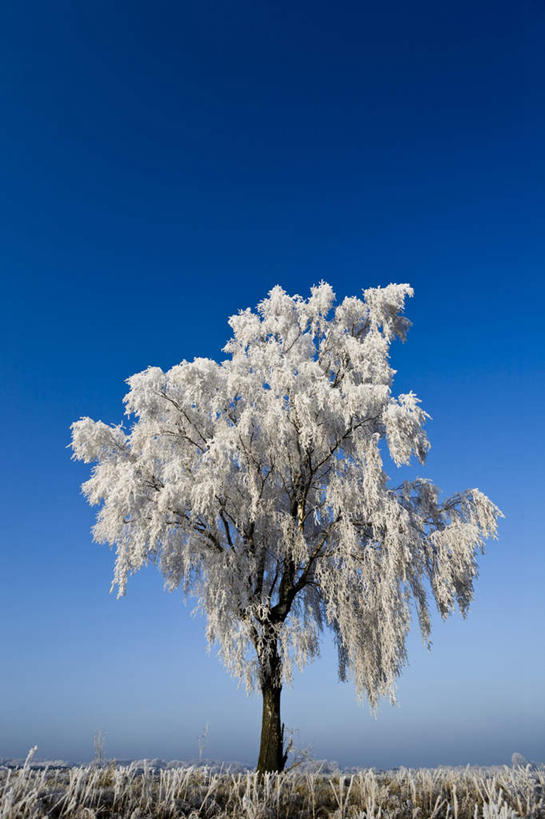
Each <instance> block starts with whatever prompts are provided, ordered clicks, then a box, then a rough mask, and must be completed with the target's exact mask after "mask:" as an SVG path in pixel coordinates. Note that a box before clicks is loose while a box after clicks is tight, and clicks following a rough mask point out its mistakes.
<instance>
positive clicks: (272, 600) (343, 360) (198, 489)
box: [72, 283, 501, 706]
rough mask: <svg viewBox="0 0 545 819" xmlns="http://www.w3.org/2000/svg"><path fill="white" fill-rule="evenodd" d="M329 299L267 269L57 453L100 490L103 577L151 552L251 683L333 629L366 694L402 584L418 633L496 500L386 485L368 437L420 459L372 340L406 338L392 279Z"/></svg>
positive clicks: (90, 493)
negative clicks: (121, 416)
mask: <svg viewBox="0 0 545 819" xmlns="http://www.w3.org/2000/svg"><path fill="white" fill-rule="evenodd" d="M363 295H364V298H363V299H357V298H346V299H345V300H344V301H343V302H342V303H341V304H340V305H338V306H337V307H336V308H334V294H333V291H332V289H331V287H330V286H329V285H328V284H325V283H322V284H320V285H319V286H318V287H314V288H312V292H311V296H310V297H309V298H308V299H306V300H305V299H303V298H301V297H300V296H289V295H288V294H287V293H285V292H284V291H283V290H282V288H281V287H279V286H277V287H274V288H273V289H272V290H271V292H270V293H269V295H268V297H267V298H266V299H264V300H263V301H262V302H261V303H260V304H259V305H258V308H257V312H252V311H251V310H249V309H248V310H244V311H241V312H240V313H239V314H238V315H236V316H233V317H232V318H231V319H230V321H229V323H230V325H231V328H232V331H233V338H232V339H231V340H230V341H229V342H228V344H227V345H226V346H225V348H224V350H225V352H226V353H228V355H229V358H228V359H227V360H225V361H223V362H222V363H221V364H218V363H216V362H214V361H211V360H208V359H203V358H197V359H195V360H194V361H193V362H188V361H183V362H182V363H181V364H179V365H177V366H175V367H173V368H172V369H170V370H169V371H167V372H163V371H162V370H161V369H160V368H158V367H149V368H148V369H147V370H144V371H143V372H141V373H138V374H136V375H133V376H132V377H131V378H129V379H128V384H129V392H128V394H127V396H126V398H125V404H126V412H127V414H128V415H132V416H134V418H135V420H134V422H133V424H132V426H131V428H130V429H129V430H123V429H122V427H121V426H115V427H108V426H106V425H105V424H103V423H102V422H95V421H92V420H91V419H89V418H83V419H81V420H80V421H78V422H76V423H75V424H73V425H72V434H73V437H72V447H73V451H74V454H73V457H74V458H76V459H79V460H83V461H85V462H86V463H89V462H95V466H94V467H93V471H92V476H91V478H90V480H88V481H87V482H86V483H85V484H84V485H83V492H84V494H85V496H86V497H87V499H88V500H89V502H90V503H91V504H101V507H100V510H99V513H98V517H97V522H96V525H95V527H94V530H93V532H94V537H95V539H96V540H97V541H100V542H105V543H109V544H110V545H112V546H114V545H115V547H116V549H117V560H116V565H115V575H114V582H113V586H117V588H118V590H119V595H122V594H124V592H125V588H126V583H127V577H128V575H129V574H131V573H132V572H134V571H137V570H138V569H139V568H141V567H142V566H143V565H145V564H147V563H149V562H154V563H157V564H158V566H159V568H160V569H161V571H162V573H163V575H164V578H165V583H166V585H167V587H168V588H169V589H176V588H179V587H181V588H182V589H183V590H184V592H185V593H187V594H191V595H194V596H195V597H196V598H197V600H198V607H199V608H200V609H201V610H202V611H203V612H204V613H205V614H206V616H207V621H208V639H209V641H210V642H213V641H217V642H218V643H219V646H220V650H221V654H222V657H223V659H224V661H225V663H226V665H227V667H228V668H229V669H230V671H232V672H233V673H234V674H235V675H236V676H238V677H239V678H242V679H244V680H245V682H246V684H247V686H248V687H249V688H250V687H251V686H252V685H253V684H254V683H255V682H256V680H257V681H261V682H262V681H263V679H264V678H267V677H270V676H271V675H276V677H277V682H279V681H280V680H279V679H278V677H283V678H287V679H289V678H290V676H291V674H292V668H293V662H294V661H295V663H296V664H297V665H298V666H299V667H302V666H303V665H304V663H305V662H306V661H308V660H309V659H310V658H311V657H313V656H315V655H316V654H317V653H318V634H319V631H320V629H321V628H322V626H323V624H324V623H325V624H327V625H329V626H330V627H331V628H332V629H333V630H334V632H335V636H336V639H337V643H338V647H339V669H340V673H341V676H342V677H344V676H345V674H346V672H347V671H349V672H351V674H352V676H353V679H354V682H355V685H356V689H357V691H358V694H359V695H362V694H363V693H367V696H368V698H369V700H370V702H371V704H372V705H373V706H374V705H375V704H376V703H377V701H378V698H379V697H380V696H383V695H385V694H389V695H390V696H392V697H393V693H394V683H395V679H396V677H397V676H398V675H399V673H400V670H401V668H402V666H403V664H404V662H405V659H406V654H405V640H406V635H407V632H408V629H409V624H410V612H411V601H414V602H415V604H416V609H417V611H418V616H419V621H420V628H421V631H422V635H423V637H424V639H425V640H428V638H429V632H430V615H429V609H428V595H429V592H428V591H427V589H428V587H429V588H431V591H432V594H433V597H434V598H435V601H436V603H437V606H438V608H439V611H440V613H441V615H442V616H443V617H445V616H447V615H448V614H449V613H450V612H451V611H452V610H453V609H454V607H455V605H458V607H459V608H460V610H461V611H462V613H464V614H465V613H466V611H467V608H468V606H469V603H470V601H471V598H472V590H473V578H474V577H475V575H476V572H477V566H476V560H475V555H476V551H477V550H478V549H479V548H482V546H483V542H484V539H485V538H487V537H490V536H491V537H495V536H496V520H497V518H498V516H499V515H501V513H500V511H499V510H498V509H497V508H496V507H495V506H494V504H493V503H491V501H490V500H488V498H487V497H486V496H485V495H483V494H482V493H481V492H479V491H478V490H476V489H473V490H467V491H465V492H462V493H460V494H458V495H455V496H454V497H453V498H450V499H448V500H447V501H445V502H443V503H441V502H440V501H439V491H438V489H437V488H436V487H435V486H434V485H433V484H431V483H430V482H428V481H425V480H421V479H420V480H416V481H412V482H404V483H403V484H402V485H401V486H400V487H399V488H398V489H392V488H390V487H389V486H388V482H387V477H386V474H385V472H384V468H383V464H382V458H381V454H380V450H379V443H380V441H381V439H385V440H386V443H387V447H388V450H389V452H390V455H391V457H392V459H393V460H394V462H395V463H396V464H398V465H399V464H406V463H408V462H409V460H410V458H411V455H413V454H414V455H415V456H416V457H417V458H418V459H419V460H420V461H421V462H423V461H424V458H425V455H426V452H427V450H428V448H429V443H428V440H427V438H426V435H425V433H424V431H423V428H422V427H423V424H424V422H425V420H426V418H427V417H428V416H427V414H426V413H425V412H423V410H421V409H420V408H419V406H418V403H419V402H418V399H417V398H416V396H415V395H414V394H413V393H412V392H411V393H409V394H408V395H400V396H398V397H394V396H392V393H391V384H392V377H393V373H394V371H393V370H392V369H391V367H390V365H389V359H388V348H389V344H390V342H391V341H392V339H394V338H395V337H396V336H397V337H399V338H401V339H402V340H404V338H405V335H406V332H407V329H408V326H409V324H410V322H409V321H408V320H407V319H406V318H404V317H403V315H402V311H403V305H404V300H405V297H406V296H408V295H409V296H410V295H412V289H411V288H410V287H409V286H408V285H404V284H403V285H397V284H391V285H388V287H385V288H372V289H368V290H365V291H364V294H363Z"/></svg>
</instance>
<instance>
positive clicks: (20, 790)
mask: <svg viewBox="0 0 545 819" xmlns="http://www.w3.org/2000/svg"><path fill="white" fill-rule="evenodd" d="M27 817H28V819H30V818H31V817H32V819H34V817H52V818H53V817H76V818H77V819H102V818H103V817H104V819H106V817H108V818H110V817H111V819H114V817H117V818H118V819H148V818H149V819H151V818H152V817H153V819H163V818H164V819H174V817H193V819H197V817H217V819H223V818H224V819H227V817H232V818H233V819H235V818H236V819H289V818H290V817H293V819H295V818H296V817H298V818H300V819H307V818H308V819H310V817H316V819H318V818H319V817H334V818H335V819H345V817H346V819H348V818H349V817H352V818H353V819H447V818H448V819H513V817H532V819H545V766H544V765H539V766H536V765H526V766H525V767H524V766H519V767H514V768H509V767H507V766H504V767H501V768H500V767H497V768H470V767H469V766H468V767H467V768H432V769H411V770H409V769H403V768H402V769H399V770H395V771H384V772H382V771H381V772H377V771H373V770H361V771H358V772H356V773H350V774H347V773H341V772H338V773H336V774H331V773H328V774H324V773H323V772H320V771H314V772H310V771H305V770H301V769H295V770H293V771H289V772H288V773H284V774H280V775H265V776H263V777H261V778H260V777H258V776H257V775H256V774H255V773H250V772H247V773H240V772H238V773H233V772H229V771H218V770H217V769H213V768H209V767H202V766H192V767H183V768H178V767H174V768H167V769H163V770H158V769H156V768H153V767H151V766H148V765H147V764H144V766H143V767H142V766H140V765H139V764H137V763H133V764H130V765H120V764H116V763H115V762H112V763H110V764H108V765H103V766H98V765H86V766H79V767H68V768H66V767H65V768H53V767H48V766H46V767H43V768H40V767H37V766H34V765H32V764H31V762H30V755H29V758H27V761H26V763H25V764H24V765H21V766H19V767H15V768H10V767H8V766H2V767H0V819H27Z"/></svg>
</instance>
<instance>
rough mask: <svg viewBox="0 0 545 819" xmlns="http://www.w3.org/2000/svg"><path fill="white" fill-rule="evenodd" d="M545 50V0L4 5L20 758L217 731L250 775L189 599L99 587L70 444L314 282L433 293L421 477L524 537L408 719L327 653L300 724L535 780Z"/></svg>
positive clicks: (421, 365) (418, 679) (375, 746)
mask: <svg viewBox="0 0 545 819" xmlns="http://www.w3.org/2000/svg"><path fill="white" fill-rule="evenodd" d="M544 42H545V7H544V6H543V3H541V2H539V0H512V2H504V1H503V0H477V2H476V0H471V2H469V0H456V1H455V2H451V1H450V0H447V2H441V3H438V2H436V0H430V1H429V2H422V0H416V2H413V3H406V2H401V1H400V0H396V1H395V2H392V0H390V1H388V0H386V2H380V3H379V2H373V3H371V2H367V0H363V1H362V0H358V1H357V2H345V1H344V0H341V2H338V3H325V2H321V0H313V2H312V3H311V2H300V1H298V0H296V2H293V0H289V2H288V1H287V0H252V2H250V0H240V1H239V2H236V3H231V2H217V1H216V2H213V1H212V0H194V1H193V0H191V1H188V0H183V2H162V1H161V0H160V1H159V2H154V3H143V2H138V0H132V1H131V2H125V1H123V2H110V0H108V2H105V0H93V2H92V3H77V2H66V1H65V0H55V1H54V2H51V3H42V2H37V0H36V1H34V2H33V1H32V0H28V1H27V0H22V2H18V3H3V4H2V7H1V8H0V92H1V111H2V127H1V129H0V153H1V160H0V172H1V180H0V190H1V195H0V210H1V218H0V232H1V242H0V247H1V250H0V253H1V255H2V299H1V308H0V309H1V322H0V332H1V334H2V341H1V344H2V347H1V349H2V378H1V385H2V393H3V394H2V400H1V402H0V406H1V412H2V416H3V417H2V430H3V433H4V435H3V437H4V441H3V445H2V454H3V469H2V470H1V477H0V480H1V483H2V485H1V488H0V494H1V497H2V501H3V513H2V517H1V549H2V557H1V569H0V614H1V619H2V620H1V621H2V668H3V670H2V673H1V675H0V756H22V755H25V754H26V752H27V750H28V748H29V747H30V746H31V745H33V744H35V743H37V744H38V745H39V752H38V756H41V757H49V758H51V757H58V758H59V757H60V758H65V759H76V760H77V759H89V758H90V756H91V755H92V750H93V749H92V738H93V734H94V733H95V731H97V729H99V728H100V729H101V730H102V731H103V732H104V733H105V734H106V743H105V751H106V754H107V755H108V756H116V757H118V758H129V757H132V758H134V757H142V756H148V757H155V756H160V757H164V758H167V759H172V758H191V757H195V756H196V754H197V742H196V737H197V735H198V734H199V733H200V732H201V731H202V729H203V728H204V726H205V724H206V723H209V740H208V747H207V749H206V754H207V755H208V756H209V757H211V758H216V759H217V758H223V759H231V760H240V761H243V762H250V763H252V762H255V758H256V753H257V742H258V728H259V725H258V722H259V718H260V713H259V712H260V703H259V699H258V697H257V696H256V697H254V698H250V699H248V698H246V695H245V693H244V691H243V690H240V689H237V687H236V683H235V681H233V680H232V679H231V678H230V677H228V676H227V674H226V673H225V672H224V670H223V668H222V667H221V665H220V664H219V661H218V660H217V658H216V657H215V656H214V653H212V654H211V655H207V653H206V650H205V641H204V636H203V623H202V621H200V620H198V619H191V617H190V608H191V607H185V606H184V605H183V602H182V600H181V597H180V596H179V595H175V594H174V595H169V594H168V593H166V592H164V591H163V589H162V582H161V577H160V575H159V574H158V572H157V571H156V570H152V569H150V570H149V571H146V572H144V573H142V574H141V575H139V576H136V577H134V578H133V579H132V582H131V583H130V584H129V589H128V594H127V597H126V598H124V599H123V600H121V601H117V600H115V598H114V597H112V596H109V594H108V590H109V585H110V580H111V573H112V565H113V556H112V554H111V553H110V552H109V551H108V549H107V548H106V547H103V546H98V545H96V544H93V543H92V541H91V536H90V533H89V530H90V526H91V524H92V522H93V518H94V511H93V510H91V509H90V508H89V507H87V506H86V504H85V502H84V500H83V498H82V497H81V495H80V493H79V485H80V483H81V482H82V481H83V480H85V478H86V476H87V475H88V468H87V467H85V466H83V465H81V464H75V463H72V462H71V461H70V452H69V450H67V449H66V446H67V444H68V442H69V425H70V423H71V422H72V421H73V420H75V419H77V418H79V417H80V416H82V415H90V416H91V417H93V418H97V419H102V420H103V421H106V422H119V421H120V420H122V404H121V399H122V396H123V395H124V393H125V391H126V385H125V384H124V379H125V378H127V377H128V376H129V375H131V374H132V373H134V372H137V371H140V370H142V369H144V368H145V367H146V366H148V365H150V364H153V365H159V366H161V367H163V368H168V367H170V366H172V365H173V364H175V363H177V362H178V361H180V360H181V359H182V358H192V357H193V356H194V355H199V356H210V357H214V358H219V357H221V356H222V354H221V352H220V349H221V347H222V346H223V344H224V343H225V341H226V340H227V338H228V334H229V328H228V326H227V323H226V319H227V316H229V315H230V314H232V313H233V312H236V311H237V310H238V309H239V308H244V307H247V306H253V305H255V303H256V302H257V301H259V300H260V299H261V298H262V297H263V296H264V295H265V293H266V292H267V291H268V290H269V289H270V288H271V287H272V286H273V285H274V284H276V283H280V284H281V285H283V286H284V287H285V288H286V289H287V290H288V291H289V292H299V293H301V294H306V293H307V292H308V289H309V287H310V285H312V284H313V283H316V282H318V281H319V280H320V279H322V278H323V279H325V280H326V281H329V282H330V283H331V284H332V285H333V287H334V288H335V290H336V292H337V294H338V296H339V297H344V296H345V295H358V294H359V293H360V291H361V288H363V287H368V286H377V285H381V284H387V283H388V282H390V281H394V282H405V281H408V282H410V283H411V284H412V285H413V286H414V288H415V297H414V299H412V300H411V301H410V302H409V305H408V315H409V317H410V318H411V319H412V320H413V322H414V327H413V328H412V330H411V331H410V333H409V338H408V341H407V343H406V345H404V346H402V345H400V344H398V345H397V346H395V347H394V349H393V365H394V366H395V367H396V368H397V369H398V371H399V372H398V376H397V377H396V382H395V389H396V390H397V391H398V392H403V391H407V390H409V389H413V390H414V391H415V392H416V393H417V394H418V395H419V396H420V397H421V398H422V402H423V404H422V406H423V407H424V409H426V410H427V411H428V412H429V413H431V415H432V416H433V421H432V422H430V423H429V426H428V433H429V436H430V439H431V443H432V450H431V453H430V455H429V460H428V464H427V466H426V467H425V468H419V469H418V470H416V472H417V473H418V474H421V475H424V476H428V477H431V478H432V479H433V480H435V481H436V482H437V483H438V484H439V486H441V487H442V488H443V490H444V491H445V492H446V493H451V492H454V491H456V490H458V489H464V488H466V487H473V486H477V487H479V488H480V489H482V490H483V491H485V492H486V493H487V494H488V495H489V496H490V497H491V498H492V500H493V501H494V502H495V503H497V504H498V505H499V506H500V507H501V508H502V509H503V511H504V513H505V515H506V519H505V521H503V522H502V525H501V537H500V540H499V541H498V542H497V543H495V542H492V543H491V544H490V546H489V550H488V553H487V555H486V556H485V557H483V558H481V575H480V578H479V580H478V582H477V588H476V600H475V603H474V605H473V607H472V610H471V611H470V615H469V617H468V619H467V620H466V621H464V620H462V618H461V617H460V616H457V617H454V618H452V619H451V620H449V621H448V622H447V623H441V622H440V621H439V620H438V619H436V621H435V623H434V632H433V635H432V637H433V642H434V645H433V649H432V651H431V653H428V652H427V651H426V650H425V649H424V648H423V647H422V646H421V644H420V641H419V637H418V635H416V634H415V635H413V636H412V637H411V640H410V644H409V655H410V666H409V667H408V668H407V670H406V672H405V674H404V676H403V677H402V679H401V681H400V685H399V707H396V708H392V707H391V706H390V705H389V704H388V703H385V704H384V705H382V707H381V708H380V711H379V714H378V719H377V720H376V721H375V720H374V719H373V718H372V717H371V716H370V715H369V712H368V709H367V708H366V707H361V706H358V705H357V703H356V700H355V696H354V693H353V690H352V688H351V687H350V686H349V685H342V684H341V683H338V682H337V680H336V673H335V663H334V653H333V650H332V647H331V644H330V642H329V641H328V640H327V639H326V640H325V641H324V647H323V655H322V658H321V659H320V660H319V661H317V662H316V663H314V664H313V665H312V666H310V667H307V669H306V670H305V671H304V672H303V673H302V674H298V675H297V677H296V679H295V684H294V687H293V689H291V690H287V692H286V694H285V697H284V717H285V722H286V724H287V726H288V727H290V728H293V729H297V734H296V744H298V745H300V746H308V745H310V746H311V747H312V751H313V753H314V754H315V756H317V757H327V758H330V759H337V760H338V761H339V762H340V763H342V764H346V765H348V764H360V765H375V766H378V767H384V766H389V765H399V764H405V765H437V764H441V763H445V764H446V763H452V764H458V763H466V762H475V763H496V762H505V761H509V759H510V756H511V753H512V752H513V751H519V752H521V753H523V754H524V755H526V756H527V757H528V758H530V759H541V760H543V759H544V758H545V730H544V729H545V704H544V703H545V698H544V696H543V693H544V689H545V660H544V657H545V645H544V636H543V635H544V615H545V604H544V588H545V569H544V559H543V554H544V545H545V543H544V541H545V537H544V534H543V531H544V527H543V509H544V502H545V501H544V491H543V490H544V481H543V477H544V472H543V463H544V456H545V451H544V443H543V405H544V400H545V388H544V381H543V350H544V340H545V339H544V331H543V327H544V322H543V303H544V296H545V286H544V285H545V275H544V268H543V262H544V256H545V253H544V251H545V238H544V237H545V230H544V229H545V218H544V217H545V174H544V170H545V161H544V157H545V154H544V147H543V146H544V144H545V95H544V91H543V89H544V80H545V58H544V53H545V52H544V51H543V43H544ZM394 471H395V467H394V465H393V464H392V465H391V469H390V474H393V472H394ZM414 471H415V470H413V472H414Z"/></svg>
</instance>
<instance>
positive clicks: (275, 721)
mask: <svg viewBox="0 0 545 819" xmlns="http://www.w3.org/2000/svg"><path fill="white" fill-rule="evenodd" d="M281 692H282V687H281V686H276V685H274V684H273V683H272V682H271V681H269V680H266V681H264V682H263V683H262V685H261V693H262V695H263V718H262V721H261V745H260V748H259V760H258V762H257V771H258V773H266V772H267V771H277V772H280V771H283V770H284V765H285V764H286V757H287V754H284V726H283V725H282V723H281V722H280V694H281Z"/></svg>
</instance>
